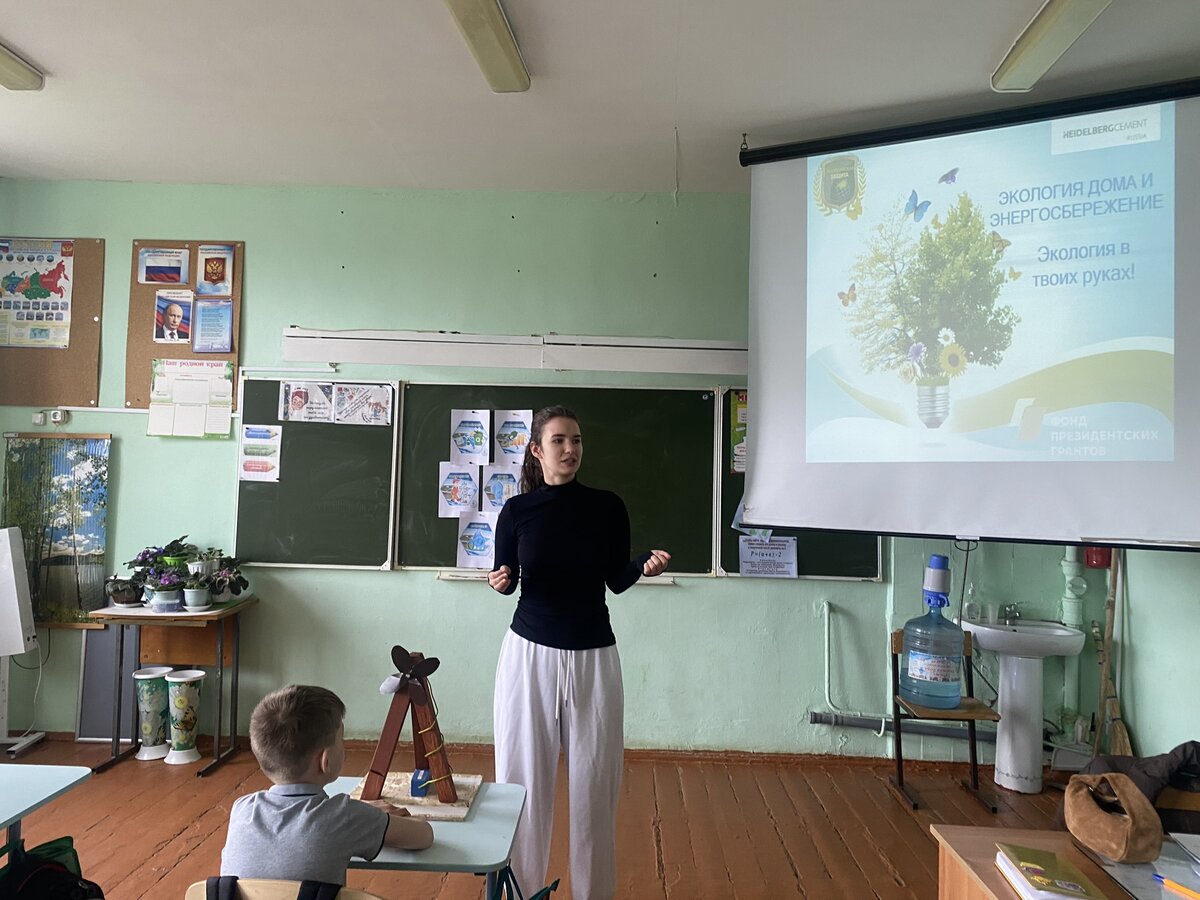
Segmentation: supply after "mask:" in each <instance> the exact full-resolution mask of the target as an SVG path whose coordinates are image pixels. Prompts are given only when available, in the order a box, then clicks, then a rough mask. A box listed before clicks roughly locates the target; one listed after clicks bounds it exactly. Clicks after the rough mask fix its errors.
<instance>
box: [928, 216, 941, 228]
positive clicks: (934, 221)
mask: <svg viewBox="0 0 1200 900" xmlns="http://www.w3.org/2000/svg"><path fill="white" fill-rule="evenodd" d="M929 224H930V225H932V226H933V227H934V228H941V227H942V220H941V219H939V218H938V217H937V213H934V214H933V218H932V219H930V220H929Z"/></svg>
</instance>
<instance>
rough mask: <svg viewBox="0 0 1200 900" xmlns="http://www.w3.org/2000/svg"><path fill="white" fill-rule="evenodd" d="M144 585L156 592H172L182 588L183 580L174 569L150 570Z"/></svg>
mask: <svg viewBox="0 0 1200 900" xmlns="http://www.w3.org/2000/svg"><path fill="white" fill-rule="evenodd" d="M146 584H148V585H150V587H151V588H153V589H154V590H156V591H174V590H177V589H178V588H180V587H182V586H183V578H181V577H180V575H179V573H178V572H176V571H175V570H174V569H151V570H150V571H149V572H148V573H146Z"/></svg>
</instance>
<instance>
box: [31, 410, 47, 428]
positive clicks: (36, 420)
mask: <svg viewBox="0 0 1200 900" xmlns="http://www.w3.org/2000/svg"><path fill="white" fill-rule="evenodd" d="M33 424H34V425H45V424H46V414H45V413H44V412H42V411H40V410H39V411H38V412H35V413H34V414H33Z"/></svg>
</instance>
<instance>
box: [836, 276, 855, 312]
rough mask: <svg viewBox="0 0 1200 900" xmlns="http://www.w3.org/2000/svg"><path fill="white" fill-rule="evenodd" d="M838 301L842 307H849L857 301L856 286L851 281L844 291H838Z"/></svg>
mask: <svg viewBox="0 0 1200 900" xmlns="http://www.w3.org/2000/svg"><path fill="white" fill-rule="evenodd" d="M838 299H839V300H841V301H842V306H849V305H850V304H851V303H853V302H854V301H855V300H857V299H858V285H856V284H855V283H854V282H853V281H852V282H850V287H848V288H846V290H844V291H838Z"/></svg>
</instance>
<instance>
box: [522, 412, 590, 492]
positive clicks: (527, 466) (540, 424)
mask: <svg viewBox="0 0 1200 900" xmlns="http://www.w3.org/2000/svg"><path fill="white" fill-rule="evenodd" d="M551 419H570V420H571V421H572V422H574V423H575V424H576V425H578V424H579V416H577V415H575V413H574V412H572V411H571V410H569V409H567V408H566V407H565V406H543V407H542V408H541V409H539V410H538V411H537V412H535V413H534V414H533V423H532V424H531V425H530V426H529V443H528V444H526V445H525V459H524V460H522V462H521V493H522V494H528V493H529V492H531V491H536V490H537V489H538V488H540V487H541V486H542V485H543V484H545V483H546V479H545V477H544V476H543V475H542V462H541V460H539V459H538V458H537V457H536V456H534V455H533V445H534V444H537V445H538V446H539V447H540V446H541V445H542V431H543V429H545V427H546V423H547V422H549V421H550V420H551Z"/></svg>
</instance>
